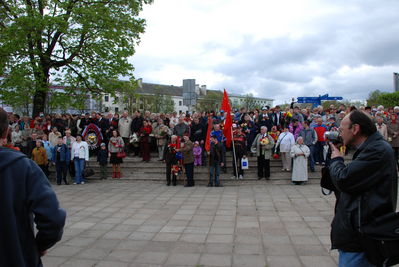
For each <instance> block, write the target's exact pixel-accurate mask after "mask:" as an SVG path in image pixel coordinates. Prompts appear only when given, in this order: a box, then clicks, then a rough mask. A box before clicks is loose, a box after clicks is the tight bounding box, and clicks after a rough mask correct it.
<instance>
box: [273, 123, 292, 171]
mask: <svg viewBox="0 0 399 267" xmlns="http://www.w3.org/2000/svg"><path fill="white" fill-rule="evenodd" d="M293 145H295V139H294V135H293V134H292V133H290V132H289V128H288V127H284V132H282V133H281V134H280V135H279V136H278V139H277V144H276V146H280V155H281V160H282V162H283V169H282V170H283V171H288V172H289V171H291V156H290V152H291V147H292V146H293Z"/></svg>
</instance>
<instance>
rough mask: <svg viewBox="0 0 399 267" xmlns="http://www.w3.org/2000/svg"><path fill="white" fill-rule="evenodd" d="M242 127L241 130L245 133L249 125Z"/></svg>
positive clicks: (242, 125)
mask: <svg viewBox="0 0 399 267" xmlns="http://www.w3.org/2000/svg"><path fill="white" fill-rule="evenodd" d="M240 126H241V129H242V131H243V132H245V131H246V130H247V129H248V124H246V123H241V125H240Z"/></svg>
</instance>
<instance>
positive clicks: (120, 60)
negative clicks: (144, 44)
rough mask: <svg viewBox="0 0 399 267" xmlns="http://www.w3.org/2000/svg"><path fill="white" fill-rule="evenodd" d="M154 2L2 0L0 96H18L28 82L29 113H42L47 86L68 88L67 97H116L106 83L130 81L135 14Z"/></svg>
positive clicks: (138, 23) (139, 24)
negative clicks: (83, 93) (105, 94)
mask: <svg viewBox="0 0 399 267" xmlns="http://www.w3.org/2000/svg"><path fill="white" fill-rule="evenodd" d="M152 2H153V0H112V1H111V0H105V1H98V0H85V1H80V0H63V1H60V0H26V1H22V0H15V1H0V77H3V79H2V80H0V88H1V93H0V94H1V95H2V97H3V98H4V96H3V95H4V94H6V93H7V92H8V93H9V92H14V93H16V94H22V92H23V91H24V90H26V89H27V88H28V87H25V88H24V87H23V86H21V85H22V84H26V83H32V87H29V90H30V89H32V90H33V97H32V98H33V115H37V114H38V113H39V112H43V111H44V110H45V107H46V105H47V104H48V102H47V101H48V97H47V96H48V94H49V93H50V92H51V88H50V83H56V84H57V83H58V84H64V85H67V87H66V89H65V92H64V94H65V96H69V95H73V93H74V91H76V90H81V89H84V90H85V91H86V92H88V93H90V94H93V95H98V94H99V93H102V92H108V93H111V94H114V92H115V91H112V90H113V89H114V88H112V87H107V86H106V85H107V82H108V81H109V80H110V79H111V80H115V79H117V78H118V77H120V76H125V77H133V75H132V72H133V66H132V64H130V63H129V62H128V60H127V59H128V57H130V56H132V55H133V54H134V52H135V46H136V45H137V43H138V41H139V39H140V36H139V35H140V33H143V32H144V27H145V20H144V19H141V18H138V14H139V12H140V11H141V10H142V8H143V5H144V4H149V3H152ZM77 88H80V89H77Z"/></svg>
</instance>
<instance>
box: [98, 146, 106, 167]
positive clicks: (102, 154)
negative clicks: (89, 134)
mask: <svg viewBox="0 0 399 267" xmlns="http://www.w3.org/2000/svg"><path fill="white" fill-rule="evenodd" d="M97 162H98V163H99V164H100V165H107V163H108V150H106V149H101V148H100V149H99V150H98V154H97Z"/></svg>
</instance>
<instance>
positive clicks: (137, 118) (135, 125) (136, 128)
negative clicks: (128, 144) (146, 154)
mask: <svg viewBox="0 0 399 267" xmlns="http://www.w3.org/2000/svg"><path fill="white" fill-rule="evenodd" d="M143 122H144V118H143V116H141V112H140V110H136V112H135V113H134V118H133V120H132V124H131V125H130V127H131V132H132V134H133V133H135V134H137V136H139V134H138V133H139V132H140V129H141V127H143ZM133 150H134V155H135V156H138V155H139V152H140V147H139V146H133Z"/></svg>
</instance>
